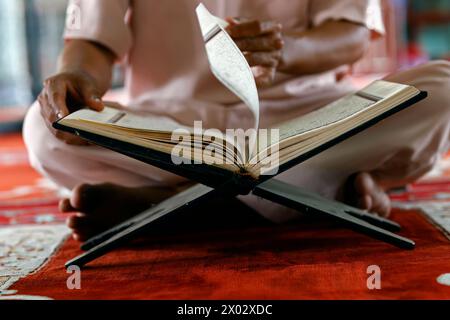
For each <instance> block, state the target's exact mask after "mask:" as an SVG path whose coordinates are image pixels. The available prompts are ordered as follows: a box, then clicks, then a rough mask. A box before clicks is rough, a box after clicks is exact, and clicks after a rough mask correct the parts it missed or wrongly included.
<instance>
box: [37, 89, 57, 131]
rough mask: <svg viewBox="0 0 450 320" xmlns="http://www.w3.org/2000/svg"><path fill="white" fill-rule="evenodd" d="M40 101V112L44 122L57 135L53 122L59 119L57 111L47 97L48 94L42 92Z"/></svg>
mask: <svg viewBox="0 0 450 320" xmlns="http://www.w3.org/2000/svg"><path fill="white" fill-rule="evenodd" d="M38 102H39V106H40V113H41V116H42V118H43V119H44V123H45V125H46V126H47V128H48V129H49V130H50V131H51V132H52V133H53V135H55V136H56V130H55V128H53V122H55V121H56V120H57V117H56V115H55V112H54V111H53V109H52V107H51V106H50V104H49V102H48V98H47V94H46V93H45V92H42V93H41V94H40V95H39V97H38Z"/></svg>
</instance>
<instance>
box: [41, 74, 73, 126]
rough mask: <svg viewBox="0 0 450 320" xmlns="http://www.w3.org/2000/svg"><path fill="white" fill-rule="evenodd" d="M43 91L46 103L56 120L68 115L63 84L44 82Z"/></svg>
mask: <svg viewBox="0 0 450 320" xmlns="http://www.w3.org/2000/svg"><path fill="white" fill-rule="evenodd" d="M44 90H45V95H46V97H47V103H48V105H49V106H50V107H51V109H52V112H53V114H54V115H55V116H56V117H57V118H58V119H60V118H63V117H65V116H67V115H69V108H68V107H67V105H66V91H67V87H66V85H65V83H64V82H61V81H56V80H52V79H50V80H46V81H45V89H44Z"/></svg>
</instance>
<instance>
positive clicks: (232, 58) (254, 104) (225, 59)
mask: <svg viewBox="0 0 450 320" xmlns="http://www.w3.org/2000/svg"><path fill="white" fill-rule="evenodd" d="M196 11H197V17H198V21H199V24H200V29H201V31H202V35H203V39H204V41H205V48H206V52H207V56H208V60H209V64H210V68H211V71H212V73H213V74H214V76H215V77H216V78H217V79H218V80H219V81H220V82H221V83H222V84H223V85H225V86H226V87H227V88H228V89H229V90H231V91H232V92H233V93H234V94H236V95H237V96H238V97H239V98H241V99H242V101H244V103H245V104H246V105H247V106H248V107H249V108H250V110H251V112H252V113H253V116H254V119H255V123H254V128H253V129H255V132H256V130H258V129H259V97H258V90H257V88H256V83H255V78H254V77H253V73H252V70H251V68H250V66H249V64H248V63H247V60H246V59H245V57H244V55H243V54H242V52H241V50H240V49H239V48H238V47H237V46H236V44H235V43H234V41H233V39H231V37H230V36H229V35H228V33H227V32H226V31H225V30H224V27H226V26H227V25H228V23H227V22H225V21H223V20H222V19H220V18H218V17H215V16H213V15H212V14H211V13H210V12H209V11H208V10H207V9H206V7H205V6H204V5H203V4H199V5H198V7H197V9H196Z"/></svg>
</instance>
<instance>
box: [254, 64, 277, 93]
mask: <svg viewBox="0 0 450 320" xmlns="http://www.w3.org/2000/svg"><path fill="white" fill-rule="evenodd" d="M252 71H253V75H254V77H255V82H256V85H257V86H258V87H259V88H266V87H268V86H270V85H271V84H272V83H273V81H274V79H275V73H276V69H275V68H267V67H256V68H252Z"/></svg>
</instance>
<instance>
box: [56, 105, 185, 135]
mask: <svg viewBox="0 0 450 320" xmlns="http://www.w3.org/2000/svg"><path fill="white" fill-rule="evenodd" d="M66 120H69V121H70V120H82V121H87V122H93V123H97V124H102V125H110V126H112V127H121V128H127V129H134V130H138V131H161V132H172V131H173V130H176V129H180V128H183V129H189V130H191V129H190V128H188V127H184V126H182V125H180V124H179V123H177V122H176V121H174V120H172V119H170V118H168V117H162V116H152V115H149V114H145V115H142V114H141V113H139V114H138V113H136V114H135V113H132V112H128V111H124V110H119V109H114V108H110V107H105V108H104V109H103V111H101V112H97V111H94V110H91V109H82V110H79V111H76V112H74V113H72V114H70V115H69V116H67V117H66V118H64V119H63V120H61V123H62V124H64V121H66Z"/></svg>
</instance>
